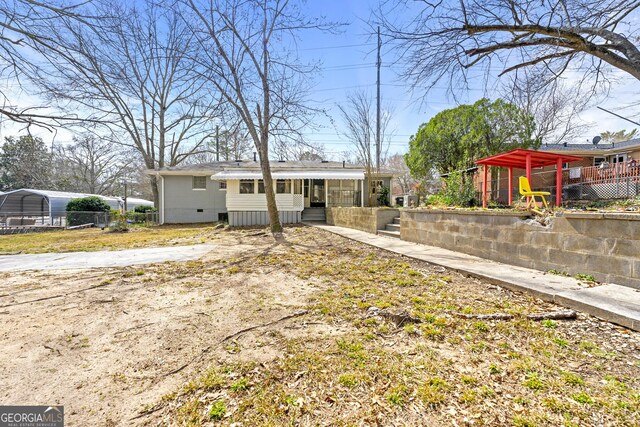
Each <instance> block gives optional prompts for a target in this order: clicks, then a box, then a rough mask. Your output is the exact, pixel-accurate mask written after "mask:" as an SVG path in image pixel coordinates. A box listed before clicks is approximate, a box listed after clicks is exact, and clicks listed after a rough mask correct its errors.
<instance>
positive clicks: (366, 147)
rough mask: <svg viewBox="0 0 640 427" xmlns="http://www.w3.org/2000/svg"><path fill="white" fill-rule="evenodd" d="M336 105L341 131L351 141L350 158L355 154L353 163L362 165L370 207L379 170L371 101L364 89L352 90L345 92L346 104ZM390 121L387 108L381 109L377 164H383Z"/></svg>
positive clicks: (373, 199)
mask: <svg viewBox="0 0 640 427" xmlns="http://www.w3.org/2000/svg"><path fill="white" fill-rule="evenodd" d="M338 108H339V109H340V115H341V116H342V121H343V126H344V128H343V130H342V131H341V133H342V135H344V136H345V137H346V138H347V139H349V140H350V141H351V143H352V144H353V147H354V151H353V157H355V161H356V163H359V164H361V165H363V166H364V167H365V170H366V174H367V177H368V183H369V184H368V186H369V188H368V195H369V196H368V199H369V206H373V205H374V204H376V203H377V200H376V198H375V193H374V192H373V191H372V190H373V188H374V187H373V186H374V185H375V183H374V181H375V180H376V176H377V174H378V173H379V172H380V171H379V170H376V147H375V144H376V143H375V134H376V110H375V106H374V103H373V100H372V99H371V97H370V96H369V95H367V93H366V92H362V91H360V92H354V93H351V94H349V95H347V102H346V104H344V105H338ZM390 120H391V114H390V112H389V110H387V111H384V112H383V114H382V115H381V123H380V144H381V150H380V152H381V154H380V162H381V164H385V163H387V156H388V153H389V138H390V136H391V135H390V132H389V131H388V128H389V123H390Z"/></svg>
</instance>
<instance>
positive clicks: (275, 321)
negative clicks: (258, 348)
mask: <svg viewBox="0 0 640 427" xmlns="http://www.w3.org/2000/svg"><path fill="white" fill-rule="evenodd" d="M308 312H309V311H308V310H300V311H296V312H295V313H293V314H289V315H287V316H284V317H281V318H279V319H278V320H274V321H271V322H267V323H263V324H261V325H255V326H249V327H248V328H244V329H242V330H239V331H238V332H234V333H233V334H231V335H227V336H226V337H224V338H223V339H222V340H221V341H220V344H222V343H223V342H225V341H228V340H230V339H231V338H236V337H238V336H240V335H242V334H244V333H245V332H249V331H253V330H254V329H260V328H264V327H267V326H271V325H273V324H276V323H278V322H282V321H283V320H288V319H292V318H294V317H300V316H304V315H305V314H307V313H308Z"/></svg>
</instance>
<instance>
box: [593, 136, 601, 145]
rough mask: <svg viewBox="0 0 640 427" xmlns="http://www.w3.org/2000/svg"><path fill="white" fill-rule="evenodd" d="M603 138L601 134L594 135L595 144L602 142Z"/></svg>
mask: <svg viewBox="0 0 640 427" xmlns="http://www.w3.org/2000/svg"><path fill="white" fill-rule="evenodd" d="M601 140H602V138H601V137H600V136H594V137H593V145H598V142H600V141H601Z"/></svg>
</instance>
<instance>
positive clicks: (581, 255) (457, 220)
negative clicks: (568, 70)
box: [336, 209, 640, 289]
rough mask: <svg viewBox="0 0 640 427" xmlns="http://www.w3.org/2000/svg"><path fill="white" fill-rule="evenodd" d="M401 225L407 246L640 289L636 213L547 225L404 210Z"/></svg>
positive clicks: (514, 216) (519, 218)
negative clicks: (413, 244)
mask: <svg viewBox="0 0 640 427" xmlns="http://www.w3.org/2000/svg"><path fill="white" fill-rule="evenodd" d="M344 222H348V221H344ZM400 224H401V228H400V236H401V238H402V240H406V241H409V242H416V243H423V244H426V245H432V246H438V247H441V248H445V249H450V250H454V251H458V252H463V253H467V254H470V255H476V256H478V257H482V258H487V259H491V260H494V261H499V262H504V263H507V264H512V265H519V266H522V267H528V268H533V269H537V270H543V271H546V270H550V269H555V270H560V271H565V272H567V273H569V274H571V275H575V274H578V273H581V274H591V275H593V276H594V277H595V278H596V279H597V280H599V281H603V282H608V283H616V284H619V285H625V286H630V287H632V288H636V289H640V215H638V214H624V213H564V214H563V215H562V216H559V217H555V218H553V220H552V222H551V224H550V225H549V226H546V227H545V226H542V225H540V224H538V223H537V222H535V221H533V220H531V219H530V218H529V215H528V213H526V212H523V213H519V212H496V211H489V212H487V211H462V210H461V211H447V210H419V209H408V210H407V209H404V210H402V213H401V216H400ZM336 225H340V224H336ZM344 226H345V227H349V225H344ZM352 228H356V227H352ZM360 229H361V228H360ZM365 231H368V230H365Z"/></svg>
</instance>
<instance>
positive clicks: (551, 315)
mask: <svg viewBox="0 0 640 427" xmlns="http://www.w3.org/2000/svg"><path fill="white" fill-rule="evenodd" d="M576 317H578V313H576V312H575V311H573V310H560V311H550V312H547V313H533V314H529V315H528V316H527V319H531V320H547V319H553V320H562V319H575V318H576Z"/></svg>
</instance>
